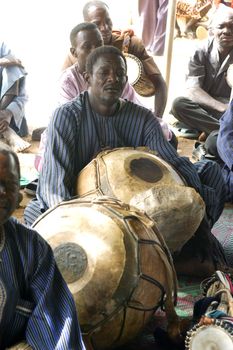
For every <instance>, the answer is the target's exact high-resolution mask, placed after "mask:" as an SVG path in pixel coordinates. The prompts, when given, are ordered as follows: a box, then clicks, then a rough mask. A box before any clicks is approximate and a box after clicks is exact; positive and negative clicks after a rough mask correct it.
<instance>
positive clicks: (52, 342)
mask: <svg viewBox="0 0 233 350" xmlns="http://www.w3.org/2000/svg"><path fill="white" fill-rule="evenodd" d="M19 179H20V169H19V161H18V158H17V155H16V154H15V153H14V152H13V151H12V150H11V149H10V148H9V146H7V145H6V144H4V143H0V202H1V210H0V236H1V239H0V240H1V246H0V250H1V269H0V286H1V288H0V290H1V319H0V324H1V336H0V348H1V349H6V348H8V347H10V346H13V345H14V344H15V343H16V342H19V341H23V340H25V341H26V342H27V343H28V344H29V345H30V346H31V347H32V349H38V350H42V349H67V350H68V349H70V350H73V349H77V350H81V349H85V347H84V345H83V341H82V336H81V332H80V328H79V324H78V320H77V314H76V308H75V304H74V300H73V297H72V295H71V293H70V291H69V289H68V287H67V285H66V283H65V281H64V280H63V278H62V276H61V274H60V272H59V270H58V268H57V265H56V263H55V260H54V256H53V252H52V250H51V248H50V246H49V245H48V244H47V243H46V242H45V241H44V240H43V238H42V237H41V236H40V235H39V234H38V233H37V232H36V231H34V230H32V229H29V228H27V227H25V226H24V225H22V224H21V223H19V222H18V221H17V220H16V219H15V218H13V217H10V216H11V215H12V213H13V212H14V210H15V209H16V205H17V202H18V196H19Z"/></svg>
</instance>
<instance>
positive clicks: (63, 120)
mask: <svg viewBox="0 0 233 350" xmlns="http://www.w3.org/2000/svg"><path fill="white" fill-rule="evenodd" d="M77 113H78V112H77ZM77 136H78V135H77V120H76V117H75V115H74V112H73V109H71V108H70V107H69V104H65V105H63V106H61V107H59V108H57V109H56V110H55V112H54V114H53V116H52V118H51V120H50V123H49V125H48V128H47V141H46V147H45V153H44V161H43V167H42V171H41V174H40V176H39V184H38V192H37V196H38V198H39V200H40V202H41V204H42V207H44V208H45V209H47V208H51V207H52V206H54V205H56V204H58V203H60V202H61V201H63V200H67V199H70V198H71V197H72V196H73V195H74V193H73V191H74V184H75V180H76V176H77V170H76V165H77V159H76V157H75V156H76V149H75V145H76V137H77Z"/></svg>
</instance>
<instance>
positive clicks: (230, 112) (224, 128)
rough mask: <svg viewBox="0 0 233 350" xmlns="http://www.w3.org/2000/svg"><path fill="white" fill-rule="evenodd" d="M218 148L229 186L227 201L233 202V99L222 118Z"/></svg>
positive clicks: (223, 171) (223, 172) (224, 175)
mask: <svg viewBox="0 0 233 350" xmlns="http://www.w3.org/2000/svg"><path fill="white" fill-rule="evenodd" d="M219 121H220V128H219V133H218V138H217V149H218V153H219V156H220V158H221V160H222V174H223V177H224V179H225V183H226V188H227V198H226V200H227V202H231V203H233V152H232V150H233V99H232V100H231V103H230V105H229V107H228V109H227V110H226V112H225V113H224V114H223V116H222V117H221V118H220V120H219Z"/></svg>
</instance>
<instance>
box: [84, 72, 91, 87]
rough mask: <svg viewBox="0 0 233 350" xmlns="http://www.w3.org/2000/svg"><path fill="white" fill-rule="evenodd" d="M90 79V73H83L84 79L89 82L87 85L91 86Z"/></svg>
mask: <svg viewBox="0 0 233 350" xmlns="http://www.w3.org/2000/svg"><path fill="white" fill-rule="evenodd" d="M90 77H91V75H90V73H88V72H86V71H85V72H83V78H84V80H85V81H86V82H87V84H88V85H89V83H90Z"/></svg>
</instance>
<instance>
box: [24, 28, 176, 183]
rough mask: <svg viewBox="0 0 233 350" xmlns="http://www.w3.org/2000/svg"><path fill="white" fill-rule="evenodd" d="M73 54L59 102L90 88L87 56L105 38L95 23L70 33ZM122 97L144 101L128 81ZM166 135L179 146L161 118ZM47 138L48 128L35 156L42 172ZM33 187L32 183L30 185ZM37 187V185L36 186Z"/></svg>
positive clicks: (59, 88)
mask: <svg viewBox="0 0 233 350" xmlns="http://www.w3.org/2000/svg"><path fill="white" fill-rule="evenodd" d="M70 43H71V48H70V52H71V54H72V55H73V56H74V57H75V58H76V59H77V62H76V63H75V64H74V65H72V66H71V67H68V68H67V69H65V70H64V71H63V72H62V74H61V77H60V79H59V82H58V102H59V104H64V103H66V102H69V101H71V100H72V99H74V98H75V97H77V96H78V95H79V94H80V93H81V92H83V91H84V90H87V89H88V83H87V81H86V80H85V79H84V77H83V73H84V71H85V63H86V59H87V56H88V55H89V54H90V52H92V51H93V50H94V49H95V48H96V47H100V46H103V39H102V36H101V33H100V30H99V29H98V27H97V26H96V24H94V23H89V22H83V23H80V24H78V25H77V26H75V27H74V28H73V29H72V30H71V33H70ZM121 97H122V98H123V99H127V100H129V101H132V102H134V103H137V104H139V105H142V103H141V102H140V101H139V99H138V98H137V96H136V93H135V91H134V89H133V87H132V86H131V85H130V84H129V83H128V82H126V84H125V87H124V90H123V92H122V95H121ZM159 122H160V124H161V126H162V129H163V133H164V136H165V137H166V139H167V140H168V141H170V142H171V144H172V145H173V146H174V147H175V148H177V139H176V137H175V135H174V133H172V131H171V130H169V129H168V125H167V123H165V122H164V121H163V120H162V119H160V118H159ZM46 139H47V130H46V131H45V132H44V133H43V134H42V137H41V142H40V146H39V152H38V154H37V155H36V156H35V167H36V169H37V170H38V171H39V172H40V171H41V169H42V164H43V153H44V150H45V145H46ZM30 187H31V185H30ZM34 187H35V186H34Z"/></svg>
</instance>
